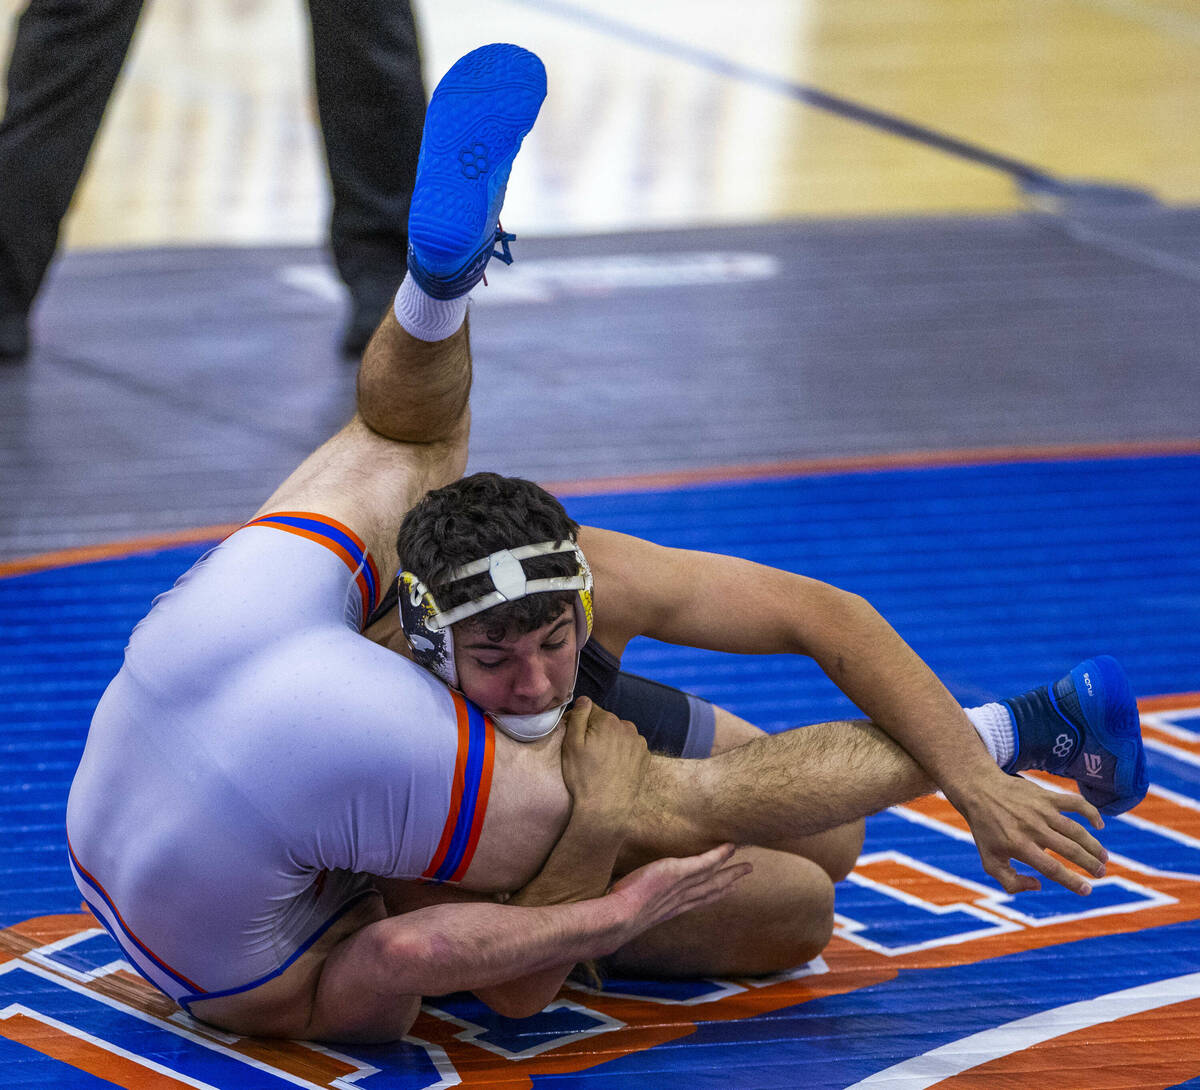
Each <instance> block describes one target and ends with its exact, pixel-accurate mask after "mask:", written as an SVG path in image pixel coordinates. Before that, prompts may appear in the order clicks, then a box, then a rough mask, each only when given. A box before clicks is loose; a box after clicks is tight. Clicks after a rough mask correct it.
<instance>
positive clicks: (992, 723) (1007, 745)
mask: <svg viewBox="0 0 1200 1090" xmlns="http://www.w3.org/2000/svg"><path fill="white" fill-rule="evenodd" d="M963 711H965V712H966V713H967V718H968V719H970V720H971V725H972V726H973V727H974V728H975V729H976V730H977V731H978V732H979V737H980V738H982V739H983V744H984V745H985V746H987V751H988V753H990V754H991V755H992V760H993V761H995V762H996V764H998V765H999V766H1000V767H1001V768H1003V767H1004V766H1005V765H1006V764H1008V762H1009V761H1011V760H1012V759H1013V755H1014V754H1015V753H1016V750H1017V747H1016V742H1015V740H1014V736H1015V734H1016V727H1014V726H1013V721H1012V716H1011V715H1010V714H1009V711H1008V709H1007V708H1006V707H1005V706H1004V705H1003V704H984V705H982V706H980V707H978V708H964V709H963Z"/></svg>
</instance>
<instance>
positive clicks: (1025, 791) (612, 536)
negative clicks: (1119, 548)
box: [580, 527, 1102, 888]
mask: <svg viewBox="0 0 1200 1090" xmlns="http://www.w3.org/2000/svg"><path fill="white" fill-rule="evenodd" d="M580 544H581V546H582V548H583V550H584V553H585V555H586V556H587V557H588V560H589V562H590V564H591V566H592V570H593V573H594V575H595V580H596V586H595V596H596V604H597V609H596V618H597V626H596V636H597V639H598V640H599V641H600V642H601V643H603V644H604V645H605V646H606V647H608V648H609V649H610V650H612V651H613V652H614V653H618V654H619V653H620V651H621V650H623V648H624V646H625V643H626V642H627V641H628V640H629V639H631V638H632V637H633V636H634V635H647V636H651V637H653V638H655V639H660V640H664V641H667V642H669V643H677V644H683V645H687V646H692V647H702V648H708V649H711V650H715V651H727V652H733V653H740V654H802V655H806V656H808V657H811V658H812V659H814V660H815V661H816V662H817V664H818V665H819V666H820V667H821V668H822V670H824V671H825V673H826V674H827V675H828V676H829V678H830V679H831V680H832V681H833V682H834V683H835V684H836V685H837V686H838V688H840V689H841V690H842V692H844V693H845V694H846V695H847V696H848V697H849V698H850V699H851V700H852V701H853V702H854V703H855V705H856V706H857V707H858V708H860V709H861V710H862V711H863V712H864V713H865V714H866V715H867V716H868V717H869V718H870V719H871V720H872V722H874V723H875V724H876V725H877V726H878V727H879V728H880V729H881V730H883V731H884V732H886V733H887V734H888V735H889V736H890V737H891V738H892V739H894V740H895V742H896V743H897V744H898V745H899V746H901V747H902V748H903V749H904V750H905V751H906V752H907V753H908V754H909V755H910V756H911V757H912V758H913V759H914V760H915V761H916V762H917V763H918V764H920V765H921V766H922V768H924V770H925V772H926V773H927V774H928V775H929V776H930V778H931V779H933V781H934V782H935V783H937V785H938V786H939V787H941V788H942V790H943V791H944V792H945V793H946V796H947V798H949V799H950V801H951V802H952V803H953V804H954V805H955V807H956V808H957V809H958V810H959V811H960V812H961V813H962V814H963V815H964V816H965V817H966V818H967V820H968V822H969V823H970V825H971V829H972V832H973V833H974V835H975V839H976V842H977V844H978V846H979V849H980V854H981V856H982V857H983V859H984V864H985V866H986V867H987V868H988V870H989V873H992V874H993V875H994V876H995V877H997V878H998V879H1000V880H1001V882H1002V884H1004V885H1005V887H1006V888H1009V887H1010V886H1014V882H1016V881H1018V879H1017V878H1016V876H1015V874H1014V873H1013V872H1012V871H1011V868H1009V867H1008V860H1009V859H1010V858H1017V859H1021V860H1022V861H1024V862H1027V863H1030V864H1031V865H1034V866H1037V867H1038V869H1039V870H1042V872H1043V873H1046V866H1045V863H1044V853H1043V851H1042V846H1044V845H1045V844H1046V843H1048V842H1050V843H1052V842H1054V840H1055V838H1056V837H1060V836H1061V835H1063V834H1064V833H1066V834H1067V835H1070V836H1072V837H1073V838H1077V835H1078V834H1077V832H1076V830H1078V826H1077V825H1076V824H1075V823H1074V822H1072V821H1070V820H1069V819H1064V818H1062V817H1061V815H1060V814H1058V812H1057V810H1056V809H1053V808H1048V807H1047V806H1046V799H1045V797H1044V796H1045V795H1046V794H1047V793H1046V792H1044V791H1043V790H1042V789H1041V788H1038V787H1037V786H1036V785H1033V784H1031V783H1029V781H1025V780H1022V779H1015V778H1013V777H1010V776H1007V775H1005V774H1004V773H1003V772H1002V771H1001V770H1000V769H999V768H998V767H997V766H996V764H995V762H994V761H992V759H991V758H990V756H989V755H988V753H987V750H986V749H985V747H984V745H983V743H982V742H981V741H980V739H979V736H978V734H977V733H976V731H975V729H974V727H972V725H971V723H970V721H969V720H968V719H967V717H966V715H965V714H964V713H963V711H962V708H961V707H960V706H959V704H958V702H957V701H956V700H955V699H954V698H953V697H952V696H951V695H950V693H949V691H948V690H947V689H946V687H945V686H944V685H943V684H942V683H941V682H940V681H939V680H938V678H937V677H936V676H935V675H934V673H933V672H932V671H931V670H930V669H929V667H928V666H926V665H925V663H924V662H923V661H922V660H921V658H920V657H919V656H918V655H917V654H916V652H914V651H913V650H912V649H911V648H910V647H909V646H908V645H907V644H906V643H905V642H904V640H903V639H901V637H900V636H899V635H898V634H897V633H896V631H895V630H894V629H893V628H892V627H891V625H889V624H888V623H887V621H886V620H884V618H883V617H882V616H880V614H879V613H878V612H877V611H876V610H875V609H874V608H873V607H872V606H871V605H870V603H868V602H867V601H866V600H865V599H863V598H862V597H860V596H859V595H856V594H851V593H849V592H847V591H843V590H840V589H838V588H837V587H833V586H830V585H829V584H827V583H822V582H820V581H818V580H814V579H808V578H806V577H804V576H800V575H796V574H793V573H791V572H785V571H780V570H778V569H775V568H770V567H766V566H764V565H761V564H754V563H752V562H750V561H747V560H742V559H739V558H736V557H729V556H722V555H718V554H713V553H698V552H691V551H687V550H679V549H668V548H664V547H662V546H659V545H655V544H653V543H651V542H647V541H643V540H641V539H638V538H634V537H630V536H628V535H624V534H617V533H613V532H612V531H607V530H598V529H595V528H591V527H588V528H584V529H583V530H581V532H580ZM1072 806H1073V807H1075V808H1077V809H1078V810H1079V811H1080V812H1081V813H1083V814H1084V816H1085V817H1087V818H1088V820H1089V821H1091V823H1092V824H1093V825H1094V826H1096V827H1099V826H1100V825H1101V824H1102V823H1101V822H1100V819H1099V815H1098V814H1096V812H1095V810H1094V808H1092V807H1091V806H1090V805H1088V804H1087V803H1085V802H1083V801H1082V800H1079V803H1078V804H1076V803H1075V802H1074V801H1073V802H1072ZM1064 822H1065V824H1064ZM1078 831H1079V832H1082V830H1078ZM1084 846H1085V847H1088V850H1089V851H1092V852H1094V851H1095V850H1096V847H1098V846H1096V847H1093V846H1091V845H1090V844H1089V843H1088V842H1085V845H1084ZM1019 881H1020V883H1021V885H1022V886H1023V885H1024V884H1025V883H1026V882H1028V881H1029V880H1028V879H1023V880H1019Z"/></svg>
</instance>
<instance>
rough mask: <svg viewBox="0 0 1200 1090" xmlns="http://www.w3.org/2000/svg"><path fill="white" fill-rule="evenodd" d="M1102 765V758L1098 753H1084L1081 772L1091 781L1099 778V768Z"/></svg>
mask: <svg viewBox="0 0 1200 1090" xmlns="http://www.w3.org/2000/svg"><path fill="white" fill-rule="evenodd" d="M1103 763H1104V758H1103V757H1101V756H1100V754H1099V753H1085V754H1084V755H1083V770H1084V772H1086V773H1087V774H1088V775H1089V776H1091V777H1092V778H1093V779H1097V780H1098V779H1099V778H1100V766H1101V765H1102V764H1103Z"/></svg>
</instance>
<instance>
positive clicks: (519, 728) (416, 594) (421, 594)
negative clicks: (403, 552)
mask: <svg viewBox="0 0 1200 1090" xmlns="http://www.w3.org/2000/svg"><path fill="white" fill-rule="evenodd" d="M550 553H573V554H574V557H575V562H576V564H577V565H578V567H577V569H576V571H575V574H574V575H556V576H550V577H549V578H545V579H528V578H526V575H525V569H524V568H523V567H522V566H521V561H522V560H528V559H529V558H530V557H531V556H546V555H547V554H550ZM485 572H486V573H487V574H488V575H489V576H490V577H491V581H492V587H493V589H492V590H490V591H488V592H486V593H485V594H482V595H480V596H479V597H477V598H473V599H471V601H469V602H463V603H462V604H461V605H457V606H454V607H453V608H451V609H447V610H444V611H443V610H442V609H441V608H440V607H439V606H438V604H437V602H436V601H435V599H434V597H433V594H432V592H431V591H430V590H429V588H428V587H426V586H425V584H424V583H423V582H422V581H421V579H420V577H419V576H417V575H415V574H414V573H413V572H410V571H402V572H401V573H400V576H399V583H400V585H399V595H398V598H399V605H400V625H401V627H402V628H403V629H404V635H405V636H406V637H407V638H408V642H409V645H410V646H411V647H412V653H413V659H414V660H415V661H416V662H417V664H418V665H420V666H424V667H425V668H426V669H427V670H431V671H432V672H433V673H435V674H437V676H438V677H440V678H441V679H442V680H443V681H444V682H446V684H447V685H449V686H451V688H455V689H457V688H458V667H457V665H455V662H454V632H453V630H452V629H451V627H450V626H451V625H453V624H455V623H456V622H458V621H463V620H466V619H467V618H468V617H474V616H475V615H476V614H479V613H482V612H484V610H488V609H491V608H492V607H493V606H497V605H500V603H502V602H515V601H516V600H517V599H518V598H524V597H525V596H526V595H529V594H544V593H547V592H549V591H556V590H574V591H578V592H579V593H578V594H576V595H574V596H573V598H572V604H573V605H574V607H575V676H576V677H578V674H579V653H580V652H581V651H582V650H583V645H584V644H585V643H586V642H587V638H588V636H589V635H591V631H592V572H591V569H590V568H589V567H588V563H587V560H586V559H584V555H583V553H582V552H581V551H580V550H579V546H578V545H576V544H575V542H573V541H558V542H556V541H543V542H540V543H539V544H537V545H520V546H518V547H517V548H515V549H500V550H499V551H498V552H494V553H492V554H491V555H490V556H485V557H483V558H482V559H480V560H472V561H471V562H470V563H469V564H463V565H462V567H459V568H455V569H454V570H453V571H451V572H450V574H449V576H447V578H446V580H445V582H446V583H447V584H449V583H458V582H460V581H461V580H463V579H469V578H471V577H472V576H476V575H483V574H484V573H485ZM574 690H575V678H572V680H571V694H570V695H569V696H568V697H567V700H566V703H563V704H560V705H559V706H558V707H557V708H551V709H549V710H548V711H544V712H539V713H537V714H536V715H492V714H491V713H490V712H489V715H491V718H492V721H493V722H494V723H495V724H496V726H498V727H499V728H500V729H501V730H503V731H504V733H505V734H507V735H509V736H511V737H513V738H515V739H517V741H519V742H531V741H533V740H534V739H536V738H543V737H545V736H546V735H547V734H549V733H550V732H551V731H552V730H553V729H554V728H555V727H556V726H558V722H559V720H560V719H561V718H562V716H563V712H565V711H566V709H567V704H569V703H570V702H571V699H572V698H573V697H574V695H575V692H574ZM485 710H486V709H485Z"/></svg>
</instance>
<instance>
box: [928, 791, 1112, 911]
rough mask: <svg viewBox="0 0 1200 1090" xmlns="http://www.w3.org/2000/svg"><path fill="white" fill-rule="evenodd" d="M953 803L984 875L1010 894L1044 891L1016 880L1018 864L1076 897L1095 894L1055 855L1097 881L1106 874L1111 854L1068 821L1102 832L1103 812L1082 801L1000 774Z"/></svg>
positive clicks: (1028, 878)
mask: <svg viewBox="0 0 1200 1090" xmlns="http://www.w3.org/2000/svg"><path fill="white" fill-rule="evenodd" d="M947 796H948V797H949V792H947ZM950 801H951V802H952V803H953V804H954V806H955V807H956V808H957V809H958V811H959V812H960V813H961V814H962V815H963V817H965V818H966V819H967V824H968V825H970V827H971V834H972V835H973V836H974V838H975V844H976V847H978V849H979V857H980V859H981V860H982V861H983V869H984V870H986V871H987V872H988V874H990V875H991V876H992V877H993V878H995V879H996V881H997V882H999V883H1000V885H1001V886H1003V887H1004V890H1005V892H1006V893H1021V892H1024V891H1026V890H1035V889H1041V888H1042V884H1041V882H1039V881H1038V880H1037V879H1036V878H1035V877H1033V876H1032V875H1028V874H1018V873H1017V872H1016V870H1014V869H1013V866H1012V863H1011V860H1014V859H1017V860H1020V862H1022V863H1025V864H1027V865H1028V866H1030V867H1032V868H1033V869H1034V870H1036V871H1037V872H1038V873H1039V874H1042V875H1044V876H1045V877H1046V878H1049V879H1050V880H1051V881H1052V882H1057V883H1058V884H1059V885H1061V886H1065V887H1066V888H1067V889H1069V890H1071V891H1072V892H1073V893H1078V894H1080V895H1081V896H1086V895H1087V894H1089V893H1091V891H1092V886H1091V883H1090V882H1089V881H1088V880H1087V878H1086V877H1085V876H1084V875H1082V874H1079V873H1077V872H1076V871H1073V870H1071V869H1070V868H1069V867H1067V866H1066V865H1065V864H1063V862H1062V861H1061V860H1059V859H1056V858H1055V857H1054V856H1053V855H1051V854H1050V852H1052V851H1053V852H1055V853H1056V854H1057V855H1060V856H1062V858H1063V859H1067V860H1069V861H1070V862H1072V863H1074V864H1075V865H1076V866H1078V867H1079V868H1081V869H1082V870H1084V871H1086V872H1087V873H1088V874H1090V875H1092V876H1093V877H1095V878H1099V877H1101V876H1103V874H1104V864H1105V862H1106V861H1107V859H1108V852H1106V851H1105V850H1104V848H1103V846H1102V845H1101V844H1100V842H1099V841H1098V840H1097V839H1096V838H1095V837H1094V836H1092V835H1091V833H1089V832H1088V831H1087V830H1086V829H1085V828H1084V827H1083V826H1082V825H1081V824H1080V823H1079V822H1077V821H1074V820H1072V819H1071V818H1070V817H1068V816H1067V813H1076V814H1080V815H1082V816H1083V817H1084V818H1085V819H1086V820H1087V821H1088V822H1089V824H1091V826H1092V827H1093V828H1095V829H1102V828H1104V821H1103V819H1102V818H1101V817H1100V813H1099V811H1098V810H1097V809H1096V808H1095V807H1094V806H1093V805H1092V804H1091V803H1090V802H1088V801H1087V800H1086V799H1084V798H1081V797H1080V796H1079V795H1070V794H1065V793H1062V792H1058V791H1048V790H1047V789H1046V788H1044V787H1042V786H1040V785H1039V784H1036V783H1034V782H1033V781H1032V780H1027V779H1024V778H1023V777H1021V776H1009V775H1006V774H1005V773H1003V772H1001V771H1000V769H998V768H997V769H995V774H994V775H988V776H985V777H981V778H977V779H975V780H974V781H973V782H972V784H971V786H970V788H969V789H968V790H965V791H961V792H956V793H955V796H954V797H952V798H950ZM1064 811H1065V812H1064Z"/></svg>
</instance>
